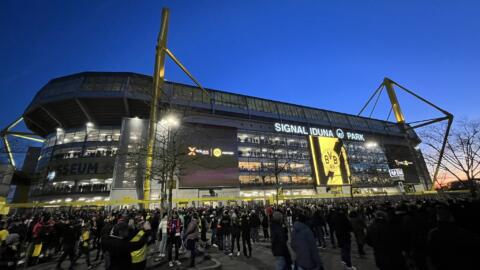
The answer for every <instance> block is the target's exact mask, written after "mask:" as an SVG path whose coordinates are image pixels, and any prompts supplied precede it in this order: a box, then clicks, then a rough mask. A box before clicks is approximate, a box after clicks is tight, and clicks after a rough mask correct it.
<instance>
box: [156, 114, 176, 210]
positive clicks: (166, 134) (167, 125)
mask: <svg viewBox="0 0 480 270" xmlns="http://www.w3.org/2000/svg"><path fill="white" fill-rule="evenodd" d="M179 126H180V120H179V119H178V117H176V116H175V115H173V114H169V115H166V116H165V117H163V118H162V120H160V122H159V123H158V126H157V127H158V130H157V132H159V133H160V132H163V134H160V136H161V137H163V138H162V140H161V141H162V145H161V147H163V151H162V155H164V156H163V157H162V159H163V160H162V162H164V163H165V162H166V163H167V164H162V165H161V166H162V168H163V174H164V177H165V176H167V178H166V179H168V180H166V179H165V178H164V181H165V180H166V181H165V183H164V185H163V188H162V194H161V200H162V202H163V203H162V207H163V204H164V202H165V198H167V194H166V188H168V190H169V193H168V198H171V197H172V189H173V176H174V174H175V172H174V170H175V166H172V164H168V163H170V162H175V161H174V160H173V159H175V158H176V156H177V153H176V149H175V147H172V145H171V143H172V136H171V132H172V130H173V129H175V128H178V127H179ZM170 148H173V149H170ZM172 151H173V152H172ZM171 208H172V203H171V200H170V199H169V200H168V212H170V210H171Z"/></svg>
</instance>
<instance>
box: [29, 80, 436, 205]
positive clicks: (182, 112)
mask: <svg viewBox="0 0 480 270" xmlns="http://www.w3.org/2000/svg"><path fill="white" fill-rule="evenodd" d="M152 87H153V86H152V77H151V76H146V75H142V74H136V73H129V72H83V73H78V74H72V75H68V76H64V77H60V78H55V79H52V80H50V81H49V82H48V83H47V84H46V85H45V86H43V87H42V88H41V89H40V91H39V92H38V93H37V94H36V96H35V97H34V98H33V100H32V102H31V103H30V105H29V106H28V107H27V108H26V110H25V112H24V115H23V119H24V121H25V123H26V125H27V127H28V128H29V129H30V130H31V131H32V132H34V133H35V134H37V135H38V136H40V137H42V138H44V139H45V141H44V143H43V145H42V147H41V151H40V152H39V157H38V161H37V164H36V167H35V170H34V175H35V177H34V181H33V183H32V185H31V188H30V195H29V200H30V201H33V202H52V201H53V202H70V201H98V200H110V199H119V198H125V197H129V198H142V195H141V192H140V191H141V190H142V182H143V179H144V174H145V166H144V159H145V156H143V157H142V153H143V151H144V146H145V144H146V137H147V133H148V132H147V130H148V118H149V115H150V101H151V99H152V98H151V94H150V92H151V89H152ZM162 90H163V91H162V97H161V99H160V104H161V105H160V107H161V108H162V109H161V110H160V115H159V116H158V119H162V121H164V122H165V119H167V120H171V119H170V118H172V117H173V116H172V115H174V117H175V118H174V120H173V121H174V124H175V126H176V127H177V129H179V130H182V134H183V135H182V136H181V137H182V139H181V142H179V143H178V145H179V147H180V148H182V149H183V150H184V151H183V150H181V151H179V152H181V153H184V156H183V157H182V161H183V163H182V164H183V165H182V166H181V168H179V169H178V173H176V174H175V176H174V177H173V178H174V179H175V181H174V183H173V184H172V185H173V196H174V197H179V198H200V197H207V198H208V197H239V196H240V197H252V198H253V197H258V196H265V197H269V196H273V195H276V194H279V193H281V194H284V195H313V194H389V193H398V192H414V191H423V190H426V189H429V188H430V187H431V179H430V177H429V174H428V171H427V169H426V166H425V162H424V160H423V157H422V155H421V152H420V151H419V150H418V148H417V145H418V144H419V143H420V139H419V137H418V136H417V135H416V134H415V132H414V131H413V130H411V129H409V130H408V131H405V129H401V128H400V127H399V125H397V124H396V123H394V122H387V121H382V120H377V119H371V118H365V117H359V116H354V115H349V114H344V113H338V112H333V111H328V110H322V109H316V108H311V107H305V106H301V105H294V104H289V103H284V102H277V101H272V100H267V99H262V98H256V97H251V96H245V95H239V94H234V93H230V92H225V91H219V90H214V89H206V91H202V90H201V89H200V88H197V87H194V86H189V85H185V84H180V83H174V82H168V81H167V82H165V84H164V87H163V89H162ZM172 112H174V113H173V114H172ZM169 117H170V118H169ZM170 122H171V121H170ZM159 123H160V122H159ZM169 130H170V129H169ZM186 130H188V132H187V131H186ZM157 132H160V133H161V130H157ZM176 138H177V139H178V140H179V137H178V136H177V137H176ZM158 147H159V146H157V148H158ZM160 163H161V157H160V156H157V157H154V168H158V167H161V164H160ZM152 173H153V174H155V172H152ZM155 179H156V178H155V177H153V180H154V181H152V191H151V196H152V199H156V198H159V197H160V196H161V193H162V192H161V191H160V184H159V183H160V182H161V180H158V179H161V177H159V178H158V179H157V180H158V181H155Z"/></svg>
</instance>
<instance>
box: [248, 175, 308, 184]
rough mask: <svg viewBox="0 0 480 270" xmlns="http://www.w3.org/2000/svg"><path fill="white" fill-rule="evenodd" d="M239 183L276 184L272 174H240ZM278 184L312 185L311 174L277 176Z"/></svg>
mask: <svg viewBox="0 0 480 270" xmlns="http://www.w3.org/2000/svg"><path fill="white" fill-rule="evenodd" d="M239 179H240V184H241V185H242V186H261V185H276V179H275V177H274V176H263V177H262V176H260V175H240V178H239ZM278 182H279V184H281V185H312V184H313V180H312V177H311V176H297V175H294V176H279V179H278Z"/></svg>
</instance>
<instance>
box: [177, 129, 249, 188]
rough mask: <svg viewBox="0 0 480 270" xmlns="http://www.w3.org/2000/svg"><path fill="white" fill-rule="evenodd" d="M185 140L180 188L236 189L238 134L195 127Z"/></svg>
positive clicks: (226, 130)
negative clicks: (183, 165)
mask: <svg viewBox="0 0 480 270" xmlns="http://www.w3.org/2000/svg"><path fill="white" fill-rule="evenodd" d="M192 128H193V129H194V131H195V132H192V133H191V134H189V135H188V137H187V143H186V145H185V147H186V148H187V149H185V150H186V151H187V152H186V153H187V154H186V156H185V158H186V160H185V167H184V169H183V170H182V173H181V175H180V188H214V187H238V186H239V185H240V182H239V172H238V155H237V130H236V129H235V128H229V127H220V126H207V125H202V126H200V125H196V126H195V127H192Z"/></svg>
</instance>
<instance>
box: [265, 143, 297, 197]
mask: <svg viewBox="0 0 480 270" xmlns="http://www.w3.org/2000/svg"><path fill="white" fill-rule="evenodd" d="M282 140H284V138H282V139H278V140H277V139H273V140H271V141H269V142H268V143H267V144H266V145H265V146H263V149H262V155H265V156H266V157H267V158H268V161H267V162H263V161H262V162H261V163H260V177H261V178H262V184H263V185H265V178H266V177H272V178H273V179H275V190H276V196H275V199H276V202H277V203H278V196H279V191H280V190H281V182H280V177H281V175H282V174H285V173H292V168H291V164H292V163H294V162H295V161H296V159H297V156H296V155H297V153H294V151H292V150H290V149H288V147H286V141H282ZM282 144H285V145H282Z"/></svg>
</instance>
